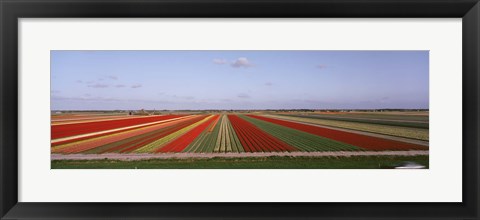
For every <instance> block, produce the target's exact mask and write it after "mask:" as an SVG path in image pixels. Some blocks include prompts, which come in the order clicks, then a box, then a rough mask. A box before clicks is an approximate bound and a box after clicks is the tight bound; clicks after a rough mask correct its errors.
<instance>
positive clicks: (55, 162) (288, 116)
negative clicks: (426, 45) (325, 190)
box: [50, 50, 429, 169]
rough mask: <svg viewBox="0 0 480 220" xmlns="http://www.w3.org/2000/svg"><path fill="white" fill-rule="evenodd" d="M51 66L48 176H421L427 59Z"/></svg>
mask: <svg viewBox="0 0 480 220" xmlns="http://www.w3.org/2000/svg"><path fill="white" fill-rule="evenodd" d="M50 58H51V91H50V92H51V97H50V106H51V128H50V129H51V146H50V152H51V168H52V169H428V168H429V51H420V50H419V51H386V50H385V51H343V50H342V51H340V50H339V51H319V50H312V51H310V50H308V51H300V50H298V51H296V50H288V51H281V50H279V51H277V50H259V51H254V50H252V51H249V50H220V51H213V50H212V51H198V50H178V51H177V50H172V51H168V50H138V51H136V50H128V51H122V50H53V51H51V52H50Z"/></svg>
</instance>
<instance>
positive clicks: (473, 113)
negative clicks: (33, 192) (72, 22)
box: [0, 0, 480, 219]
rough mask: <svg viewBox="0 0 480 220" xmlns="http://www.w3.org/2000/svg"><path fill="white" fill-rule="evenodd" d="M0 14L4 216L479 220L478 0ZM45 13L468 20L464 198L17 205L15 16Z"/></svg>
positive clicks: (173, 2)
mask: <svg viewBox="0 0 480 220" xmlns="http://www.w3.org/2000/svg"><path fill="white" fill-rule="evenodd" d="M0 15H1V17H0V19H1V21H0V23H1V25H0V28H1V41H0V52H1V59H0V67H1V74H0V82H1V89H0V123H1V127H0V129H1V132H0V144H1V146H0V181H1V182H0V184H1V188H0V217H1V219H54V218H55V219H84V218H85V219H105V218H111V219H117V218H123V219H147V218H148V219H152V218H163V219H187V218H188V219H190V218H203V219H219V218H222V219H228V218H232V219H233V218H238V219H244V218H245V219H306V218H309V219H479V181H478V180H479V174H478V173H479V158H480V157H479V150H478V147H479V145H478V136H479V129H478V126H479V101H478V98H479V96H478V95H479V92H480V87H479V58H480V57H479V53H480V44H479V40H480V36H479V34H480V32H479V31H480V28H479V25H480V4H479V3H478V0H221V1H220V0H142V1H138V0H118V1H109V0H62V1H59V0H36V1H35V0H0ZM47 17H48V18H57V17H62V18H63V17H70V18H71V17H75V18H77V17H79V18H83V17H88V18H106V17H108V18H119V17H127V18H131V17H212V18H227V17H259V18H266V17H268V18H293V17H304V18H310V17H348V18H355V17H359V18H360V17H370V18H392V17H395V18H396V17H408V18H426V17H428V18H444V17H456V18H462V21H463V24H462V25H463V26H462V31H463V33H462V34H463V39H462V40H463V46H462V47H463V48H462V49H463V63H462V65H463V76H462V77H463V78H462V82H463V88H462V89H463V91H462V92H463V100H462V101H463V106H462V107H463V146H462V147H463V171H462V172H463V175H462V176H463V202H461V203H23V202H18V195H17V192H18V153H17V146H18V140H17V138H18V128H19V126H18V79H17V77H18V72H17V71H18V65H17V63H18V39H17V38H18V22H17V21H18V19H19V18H47ZM446 43H448V42H446ZM39 190H41V189H39Z"/></svg>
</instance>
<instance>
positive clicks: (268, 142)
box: [228, 115, 297, 152]
mask: <svg viewBox="0 0 480 220" xmlns="http://www.w3.org/2000/svg"><path fill="white" fill-rule="evenodd" d="M228 119H229V120H230V122H231V123H232V126H233V129H234V130H235V133H236V134H237V136H238V138H239V140H240V142H241V143H242V146H243V148H244V149H245V151H246V152H272V151H297V149H296V148H294V147H292V146H290V145H288V144H286V143H285V142H283V141H281V140H279V139H277V138H275V137H273V136H272V135H270V134H268V133H266V132H265V131H262V130H260V129H259V128H257V127H255V126H254V125H253V124H251V123H250V122H247V121H245V120H244V119H241V118H240V117H238V116H237V115H228Z"/></svg>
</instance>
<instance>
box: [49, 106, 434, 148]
mask: <svg viewBox="0 0 480 220" xmlns="http://www.w3.org/2000/svg"><path fill="white" fill-rule="evenodd" d="M291 118H294V117H291ZM291 118H290V117H289V118H287V119H289V120H287V119H282V118H281V117H276V118H273V117H266V116H264V115H261V114H170V115H148V116H133V115H101V114H100V115H61V116H56V117H52V122H51V152H52V153H54V154H104V153H117V154H162V153H239V154H245V153H253V152H333V151H339V152H343V151H405V150H428V146H425V145H421V144H415V143H412V142H404V141H399V140H394V139H389V138H384V137H379V136H374V135H366V134H360V133H356V132H353V131H352V132H349V131H345V130H337V129H334V128H326V127H321V126H316V125H312V124H306V123H303V122H302V120H301V119H300V121H298V122H297V121H292V120H290V119H291ZM377 123H378V122H377Z"/></svg>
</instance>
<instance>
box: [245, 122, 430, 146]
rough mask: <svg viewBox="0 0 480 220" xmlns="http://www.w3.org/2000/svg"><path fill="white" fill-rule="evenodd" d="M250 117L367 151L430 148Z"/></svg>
mask: <svg viewBox="0 0 480 220" xmlns="http://www.w3.org/2000/svg"><path fill="white" fill-rule="evenodd" d="M248 116H249V117H252V118H256V119H260V120H263V121H267V122H271V123H274V124H278V125H282V126H285V127H289V128H293V129H296V130H300V131H304V132H307V133H310V134H315V135H318V136H322V137H326V138H329V139H332V140H336V141H339V142H343V143H347V144H351V145H354V146H357V147H361V148H364V149H367V150H427V149H428V147H426V146H422V145H417V144H411V143H405V142H400V141H394V140H388V139H384V138H379V137H372V136H367V135H362V134H357V133H352V132H346V131H340V130H334V129H329V128H324V127H318V126H313V125H307V124H300V123H295V122H290V121H284V120H279V119H274V118H268V117H263V116H258V115H248Z"/></svg>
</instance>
